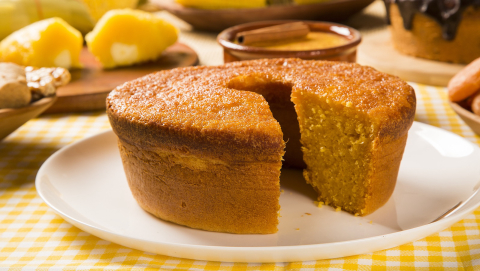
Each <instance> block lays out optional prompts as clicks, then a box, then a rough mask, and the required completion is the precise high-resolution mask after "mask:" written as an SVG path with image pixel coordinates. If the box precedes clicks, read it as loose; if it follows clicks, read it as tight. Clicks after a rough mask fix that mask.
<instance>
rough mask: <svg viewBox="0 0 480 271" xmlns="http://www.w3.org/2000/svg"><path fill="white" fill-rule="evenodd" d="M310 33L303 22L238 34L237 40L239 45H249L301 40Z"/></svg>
mask: <svg viewBox="0 0 480 271" xmlns="http://www.w3.org/2000/svg"><path fill="white" fill-rule="evenodd" d="M309 32H310V28H309V27H308V25H307V24H305V23H303V22H295V23H287V24H281V25H275V26H269V27H264V28H259V29H255V30H249V31H243V32H239V33H237V35H236V36H235V40H236V41H237V42H238V43H239V44H243V45H248V44H252V43H254V42H259V41H276V40H285V39H292V38H301V37H304V36H306V35H307V34H308V33H309Z"/></svg>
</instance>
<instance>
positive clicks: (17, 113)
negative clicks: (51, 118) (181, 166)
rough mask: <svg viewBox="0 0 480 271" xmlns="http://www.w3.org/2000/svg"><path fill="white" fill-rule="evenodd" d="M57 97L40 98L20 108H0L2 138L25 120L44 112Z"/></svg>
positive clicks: (0, 135) (0, 132)
mask: <svg viewBox="0 0 480 271" xmlns="http://www.w3.org/2000/svg"><path fill="white" fill-rule="evenodd" d="M56 99H57V96H53V97H47V98H43V99H40V100H38V101H36V102H34V103H31V104H29V105H27V106H24V107H20V108H4V109H0V123H1V124H2V125H0V140H2V139H4V138H5V137H7V136H8V135H9V134H11V133H12V132H13V131H15V130H17V129H18V128H19V127H20V126H22V125H23V124H24V123H25V122H27V121H29V120H30V119H33V118H35V117H37V116H38V115H40V114H42V112H43V111H45V110H46V109H47V108H49V107H50V106H51V105H52V104H53V103H54V102H55V100H56Z"/></svg>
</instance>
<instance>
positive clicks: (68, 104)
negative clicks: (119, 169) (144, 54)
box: [45, 43, 198, 114]
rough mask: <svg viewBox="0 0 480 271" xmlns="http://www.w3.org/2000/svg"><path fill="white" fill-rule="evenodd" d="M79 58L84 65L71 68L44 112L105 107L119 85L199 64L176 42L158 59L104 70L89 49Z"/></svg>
mask: <svg viewBox="0 0 480 271" xmlns="http://www.w3.org/2000/svg"><path fill="white" fill-rule="evenodd" d="M80 61H81V62H82V64H83V65H84V67H83V68H82V69H75V70H71V71H70V73H71V74H72V80H71V81H70V83H69V84H68V85H66V86H64V87H61V88H59V89H58V90H57V97H58V99H57V101H56V102H55V103H54V104H53V105H52V106H51V107H50V108H49V109H48V110H46V111H45V114H51V113H69V112H83V111H92V110H103V109H105V99H106V98H107V95H108V93H110V91H111V90H113V89H114V88H115V87H116V86H118V85H120V84H123V83H125V82H127V81H130V80H133V79H135V78H138V77H141V76H144V75H147V74H149V73H152V72H155V71H160V70H167V69H172V68H177V67H186V66H192V65H196V64H198V56H197V54H196V53H195V51H194V50H193V49H191V48H190V47H188V46H187V45H185V44H182V43H176V44H174V45H172V46H170V47H169V48H167V50H165V52H164V53H163V55H162V56H161V57H160V58H159V59H157V60H156V61H153V62H149V63H145V64H139V65H134V66H129V67H124V68H117V69H111V70H104V69H103V68H102V67H101V65H100V63H99V62H98V61H97V60H96V59H95V57H94V56H93V55H92V54H91V53H90V52H89V51H88V50H87V49H86V48H84V49H83V51H82V53H81V55H80Z"/></svg>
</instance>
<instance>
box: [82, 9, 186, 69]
mask: <svg viewBox="0 0 480 271" xmlns="http://www.w3.org/2000/svg"><path fill="white" fill-rule="evenodd" d="M177 38H178V30H177V29H176V28H175V27H174V26H173V25H171V24H169V23H167V22H165V21H164V20H162V19H160V18H158V17H156V16H155V15H153V14H151V13H148V12H144V11H140V10H133V9H116V10H111V11H108V12H107V13H105V15H104V16H103V17H102V18H101V19H100V20H99V21H98V23H97V25H96V26H95V28H94V29H93V31H92V32H90V33H88V34H87V35H86V36H85V40H86V41H87V46H88V50H90V52H91V53H92V54H93V55H95V57H96V58H97V59H98V61H100V63H102V65H103V67H104V68H114V67H118V66H128V65H132V64H135V63H140V62H145V61H150V60H155V59H157V58H158V57H160V55H161V54H162V52H163V51H164V50H165V49H167V47H168V46H170V45H172V44H174V43H175V42H176V41H177Z"/></svg>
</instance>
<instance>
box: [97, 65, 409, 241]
mask: <svg viewBox="0 0 480 271" xmlns="http://www.w3.org/2000/svg"><path fill="white" fill-rule="evenodd" d="M415 106H416V99H415V93H414V91H413V89H412V87H410V86H409V85H408V84H407V83H405V82H404V81H402V80H400V79H399V78H397V77H394V76H390V75H387V74H384V73H381V72H378V71H376V70H374V69H373V68H370V67H364V66H361V65H358V64H352V63H341V62H326V61H306V60H299V59H271V60H254V61H245V62H234V63H229V64H226V65H221V66H214V67H188V68H178V69H173V70H168V71H161V72H157V73H154V74H151V75H148V76H146V77H143V78H140V79H137V80H134V81H131V82H127V83H125V84H124V85H121V86H119V87H117V88H116V89H115V90H113V91H112V92H111V93H110V94H109V96H108V98H107V113H108V117H109V119H110V123H111V125H112V128H113V130H114V132H115V134H116V135H117V136H118V145H119V149H120V154H121V157H122V161H123V165H124V169H125V173H126V176H127V180H128V183H129V185H130V188H131V190H132V194H133V196H134V197H135V199H136V200H137V202H138V203H139V205H140V206H141V207H142V208H143V209H144V210H146V211H147V212H149V213H152V214H153V215H155V216H157V217H159V218H162V219H164V220H167V221H172V222H175V223H178V224H181V225H185V226H188V227H192V228H197V229H203V230H209V231H219V232H230V233H275V232H276V231H277V224H278V211H279V207H280V206H279V195H280V186H279V176H280V169H281V167H282V163H283V165H284V166H293V167H301V168H302V167H304V176H305V179H306V181H307V182H308V183H309V184H311V185H312V187H313V188H314V189H315V190H316V191H317V192H318V201H319V202H322V203H325V204H327V205H330V206H333V207H335V208H337V209H342V210H345V211H347V212H350V213H352V214H356V215H367V214H369V213H372V212H373V211H375V210H377V209H378V208H380V207H381V206H382V205H384V204H385V203H386V202H387V200H388V199H389V197H390V196H391V194H392V192H393V190H394V187H395V182H396V179H397V175H398V170H399V167H400V162H401V159H402V155H403V151H404V148H405V144H406V140H407V134H408V129H409V128H410V126H411V125H412V123H413V118H414V114H415ZM285 146H286V148H285ZM285 150H286V153H285V155H284V152H285ZM289 153H292V155H289ZM283 160H284V161H283ZM299 181H301V180H299ZM312 204H314V203H313V202H312Z"/></svg>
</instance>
